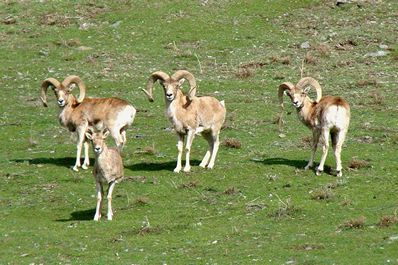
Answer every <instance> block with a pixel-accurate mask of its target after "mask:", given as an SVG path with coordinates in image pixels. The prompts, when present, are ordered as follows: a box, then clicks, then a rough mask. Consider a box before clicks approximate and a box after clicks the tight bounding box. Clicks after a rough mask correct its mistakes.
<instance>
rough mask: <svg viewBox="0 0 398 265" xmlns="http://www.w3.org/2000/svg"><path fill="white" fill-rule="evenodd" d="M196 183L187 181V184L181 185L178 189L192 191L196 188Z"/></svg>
mask: <svg viewBox="0 0 398 265" xmlns="http://www.w3.org/2000/svg"><path fill="white" fill-rule="evenodd" d="M198 185H199V184H198V182H197V181H196V180H193V181H189V182H187V183H182V184H181V185H180V186H179V188H180V189H194V188H196V187H198Z"/></svg>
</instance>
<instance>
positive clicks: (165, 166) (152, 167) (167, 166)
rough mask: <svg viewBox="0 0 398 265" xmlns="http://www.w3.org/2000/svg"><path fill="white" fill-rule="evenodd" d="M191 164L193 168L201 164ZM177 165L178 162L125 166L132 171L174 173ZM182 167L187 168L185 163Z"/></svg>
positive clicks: (197, 161)
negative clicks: (166, 171)
mask: <svg viewBox="0 0 398 265" xmlns="http://www.w3.org/2000/svg"><path fill="white" fill-rule="evenodd" d="M190 164H191V166H193V167H196V166H198V167H199V164H200V161H199V160H190ZM176 165H177V161H174V160H173V161H168V162H158V163H156V162H155V163H154V162H143V163H138V164H132V165H128V166H126V165H125V168H128V169H130V170H132V171H141V170H142V171H160V170H169V171H173V170H174V168H175V167H176ZM182 166H183V167H184V166H185V161H184V160H183V161H182Z"/></svg>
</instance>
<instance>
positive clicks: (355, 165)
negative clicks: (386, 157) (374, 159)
mask: <svg viewBox="0 0 398 265" xmlns="http://www.w3.org/2000/svg"><path fill="white" fill-rule="evenodd" d="M369 167H370V162H369V161H366V160H362V159H358V158H356V157H353V158H351V160H350V162H349V164H348V168H350V169H361V168H369Z"/></svg>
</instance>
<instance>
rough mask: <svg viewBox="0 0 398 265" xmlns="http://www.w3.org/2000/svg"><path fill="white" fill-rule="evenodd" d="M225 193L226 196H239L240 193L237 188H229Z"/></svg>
mask: <svg viewBox="0 0 398 265" xmlns="http://www.w3.org/2000/svg"><path fill="white" fill-rule="evenodd" d="M223 193H224V194H226V195H236V194H239V193H240V191H239V190H238V189H237V188H235V187H229V188H228V189H226V190H225V191H224V192H223Z"/></svg>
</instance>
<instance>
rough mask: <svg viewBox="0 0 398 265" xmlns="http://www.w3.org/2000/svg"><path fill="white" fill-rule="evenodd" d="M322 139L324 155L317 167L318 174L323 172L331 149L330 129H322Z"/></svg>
mask: <svg viewBox="0 0 398 265" xmlns="http://www.w3.org/2000/svg"><path fill="white" fill-rule="evenodd" d="M321 141H322V157H321V161H320V162H319V166H318V168H317V169H316V174H317V175H318V176H319V175H320V174H321V173H322V172H323V167H324V165H325V161H326V157H327V155H328V150H329V130H328V129H324V130H322V135H321Z"/></svg>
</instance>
